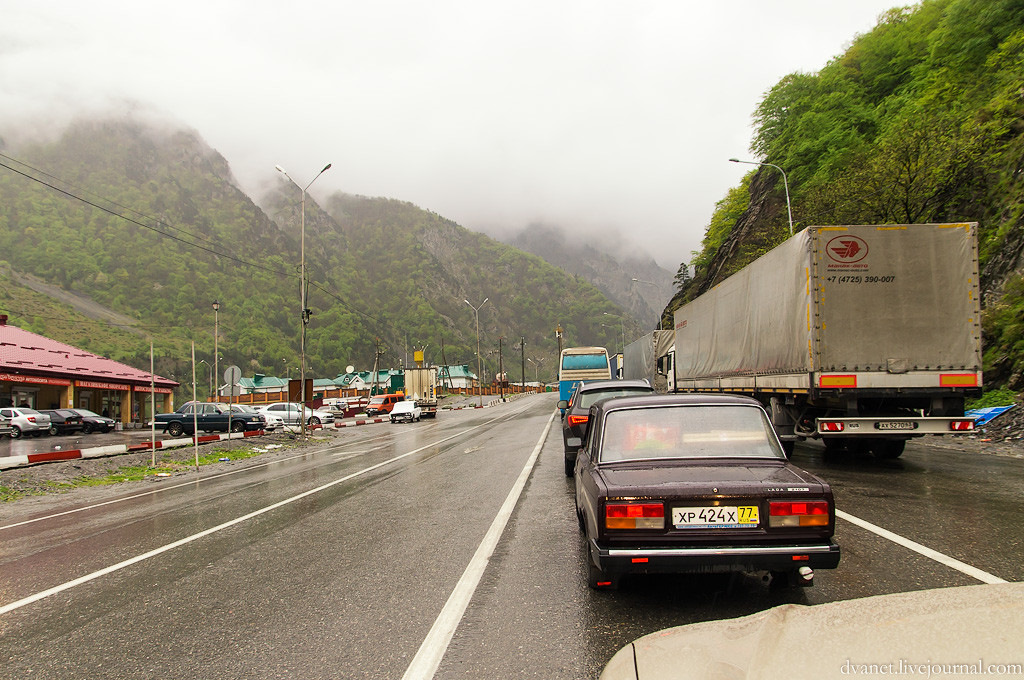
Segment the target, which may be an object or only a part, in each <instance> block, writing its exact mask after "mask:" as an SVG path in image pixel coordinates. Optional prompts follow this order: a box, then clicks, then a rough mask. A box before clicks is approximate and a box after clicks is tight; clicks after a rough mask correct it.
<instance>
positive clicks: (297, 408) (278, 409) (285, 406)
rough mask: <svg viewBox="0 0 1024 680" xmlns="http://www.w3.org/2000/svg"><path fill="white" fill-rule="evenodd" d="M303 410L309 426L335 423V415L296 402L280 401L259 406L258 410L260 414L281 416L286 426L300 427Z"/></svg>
mask: <svg viewBox="0 0 1024 680" xmlns="http://www.w3.org/2000/svg"><path fill="white" fill-rule="evenodd" d="M303 408H305V414H306V424H307V425H327V424H330V423H333V422H334V414H333V413H331V412H330V411H324V410H314V409H311V408H309V407H308V406H307V407H303V406H302V404H299V403H296V402H287V401H279V402H277V403H274V404H267V405H266V406H257V407H256V410H257V411H259V412H260V413H270V414H273V415H276V416H279V417H280V418H281V419H282V420H283V421H284V424H285V425H300V424H301V422H302V421H301V418H302V415H301V414H302V413H303Z"/></svg>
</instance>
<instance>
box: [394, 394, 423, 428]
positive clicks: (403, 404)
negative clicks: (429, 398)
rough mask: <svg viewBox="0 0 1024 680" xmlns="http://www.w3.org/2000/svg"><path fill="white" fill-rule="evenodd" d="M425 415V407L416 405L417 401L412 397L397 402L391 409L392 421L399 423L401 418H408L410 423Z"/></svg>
mask: <svg viewBox="0 0 1024 680" xmlns="http://www.w3.org/2000/svg"><path fill="white" fill-rule="evenodd" d="M421 415H423V409H421V408H420V407H419V406H417V405H416V402H415V401H413V400H412V399H406V400H405V401H400V402H398V403H397V404H395V407H394V408H393V409H391V422H393V423H397V422H398V421H399V420H408V421H409V422H410V423H411V422H413V421H416V420H419V419H420V416H421Z"/></svg>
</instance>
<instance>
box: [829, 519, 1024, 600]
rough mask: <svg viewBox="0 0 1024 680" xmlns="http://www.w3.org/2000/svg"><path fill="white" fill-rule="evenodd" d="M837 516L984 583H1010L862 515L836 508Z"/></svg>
mask: <svg viewBox="0 0 1024 680" xmlns="http://www.w3.org/2000/svg"><path fill="white" fill-rule="evenodd" d="M836 517H839V518H841V519H845V520H846V521H847V522H849V523H851V524H855V525H857V526H859V527H860V528H861V529H866V530H868V531H870V532H871V533H873V534H877V535H878V536H881V537H882V538H885V539H888V540H890V541H892V542H893V543H896V544H897V545H902V546H903V547H904V548H907V549H908V550H913V551H914V552H916V553H918V554H920V555H924V556H925V557H927V558H930V559H933V560H935V561H936V562H938V563H940V564H944V565H946V566H947V567H950V568H951V569H955V570H957V571H959V572H962V573H964V574H967V575H968V576H970V577H972V578H976V579H978V580H979V581H981V582H982V583H1009V581H1005V580H1003V579H1001V578H999V577H998V576H994V575H992V574H990V573H988V572H987V571H982V570H981V569H978V568H977V567H972V566H971V565H969V564H967V563H966V562H961V561H960V560H958V559H956V558H955V557H950V556H949V555H946V554H943V553H940V552H939V551H938V550H932V549H931V548H929V547H927V546H924V545H921V544H920V543H917V542H915V541H912V540H910V539H909V538H904V537H903V536H900V535H899V534H895V533H893V532H891V531H889V530H888V529H883V528H882V527H880V526H876V525H874V524H872V523H871V522H868V521H867V520H863V519H861V518H860V517H854V516H853V515H851V514H849V513H845V512H843V511H842V510H838V509H837V510H836Z"/></svg>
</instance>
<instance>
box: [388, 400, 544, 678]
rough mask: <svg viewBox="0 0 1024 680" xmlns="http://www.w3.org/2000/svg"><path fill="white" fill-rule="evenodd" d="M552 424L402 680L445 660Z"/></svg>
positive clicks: (428, 673)
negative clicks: (456, 630)
mask: <svg viewBox="0 0 1024 680" xmlns="http://www.w3.org/2000/svg"><path fill="white" fill-rule="evenodd" d="M554 420H555V414H554V413H552V414H551V417H549V418H548V424H547V427H545V428H544V433H543V434H542V435H541V436H540V440H539V441H538V442H537V446H535V447H534V449H533V453H532V454H530V458H529V460H528V461H526V465H525V466H524V467H523V470H522V472H520V473H519V478H518V479H516V482H515V484H513V485H512V490H511V491H509V492H508V496H507V497H506V498H505V503H504V504H503V505H502V506H501V509H500V510H498V514H497V515H496V516H495V518H494V521H493V522H491V528H490V529H488V530H487V534H486V535H485V536H484V540H483V541H482V542H481V543H480V546H479V547H478V548H477V549H476V553H475V554H474V555H473V559H471V560H470V561H469V564H468V565H467V566H466V570H465V571H464V572H463V573H462V578H460V579H459V582H458V583H457V584H456V585H455V590H453V591H452V594H451V595H449V596H448V601H447V602H446V603H445V605H444V608H443V609H442V610H441V613H440V614H439V615H438V617H437V619H436V620H435V621H434V625H433V626H431V628H430V632H429V633H427V637H426V638H425V639H424V640H423V644H421V645H420V649H419V651H418V652H416V656H415V657H414V658H413V660H412V663H410V664H409V667H408V668H407V669H406V670H405V675H403V676H402V680H429V679H430V678H433V677H434V673H436V672H437V668H438V666H440V665H441V659H442V658H444V655H445V652H446V651H448V644H449V643H450V642H451V641H452V636H453V635H455V629H456V628H458V625H459V622H460V621H461V620H462V617H463V615H464V614H465V613H466V607H468V606H469V601H470V599H472V597H473V593H474V592H475V591H476V587H477V585H479V583H480V579H481V578H482V577H483V575H484V570H485V569H486V568H487V563H488V562H489V561H490V558H491V555H492V554H493V553H494V549H495V548H496V547H497V545H498V540H499V539H500V538H501V535H502V533H504V531H505V525H506V524H508V520H509V518H510V517H511V516H512V511H513V510H514V509H515V507H516V504H517V503H518V502H519V496H520V495H522V493H523V488H524V487H525V486H526V481H527V480H528V479H529V478H530V474H531V473H532V472H533V467H534V465H535V464H536V462H537V456H539V455H540V450H541V448H542V447H543V446H544V441H545V440H546V439H547V438H548V432H549V431H550V430H551V423H553V422H554Z"/></svg>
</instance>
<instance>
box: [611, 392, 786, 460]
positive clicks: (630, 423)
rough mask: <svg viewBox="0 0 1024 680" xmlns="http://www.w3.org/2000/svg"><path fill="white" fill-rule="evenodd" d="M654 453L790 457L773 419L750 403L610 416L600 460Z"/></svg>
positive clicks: (639, 457) (666, 408)
mask: <svg viewBox="0 0 1024 680" xmlns="http://www.w3.org/2000/svg"><path fill="white" fill-rule="evenodd" d="M652 458H779V459H783V460H784V459H785V454H783V452H782V450H781V447H780V446H779V444H778V440H777V439H776V438H775V434H774V432H773V431H772V429H771V423H769V422H768V419H767V418H766V417H765V416H764V413H763V412H762V411H761V410H760V409H757V408H754V407H750V406H706V405H693V406H662V407H656V408H635V409H623V410H617V411H611V412H609V413H608V414H607V415H606V416H605V420H604V430H603V435H602V437H601V451H600V457H599V462H602V463H608V462H614V461H622V460H644V459H652Z"/></svg>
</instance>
